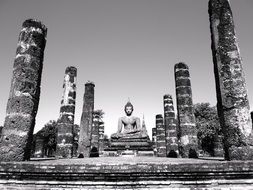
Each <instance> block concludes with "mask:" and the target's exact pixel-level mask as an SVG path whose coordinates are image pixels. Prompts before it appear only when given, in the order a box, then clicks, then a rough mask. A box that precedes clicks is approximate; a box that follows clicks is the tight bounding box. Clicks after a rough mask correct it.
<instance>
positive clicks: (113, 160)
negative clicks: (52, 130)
mask: <svg viewBox="0 0 253 190" xmlns="http://www.w3.org/2000/svg"><path fill="white" fill-rule="evenodd" d="M222 161H223V162H225V161H224V160H223V158H200V159H188V158H162V157H98V158H72V159H59V160H56V159H32V160H31V161H29V162H28V163H38V162H41V163H43V164H53V165H54V164H70V165H72V164H73V165H80V164H113V165H114V164H138V163H159V164H160V163H164V164H182V163H184V164H186V163H192V164H194V163H207V162H208V163H213V162H222ZM26 163H27V162H26Z"/></svg>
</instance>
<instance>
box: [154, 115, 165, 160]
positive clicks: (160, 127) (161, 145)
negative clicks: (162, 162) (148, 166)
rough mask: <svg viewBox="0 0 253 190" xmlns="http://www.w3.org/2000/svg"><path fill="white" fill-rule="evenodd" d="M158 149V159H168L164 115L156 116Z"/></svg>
mask: <svg viewBox="0 0 253 190" xmlns="http://www.w3.org/2000/svg"><path fill="white" fill-rule="evenodd" d="M156 148H157V156H158V157H166V139H165V126H164V124H163V116H162V114H158V115H156Z"/></svg>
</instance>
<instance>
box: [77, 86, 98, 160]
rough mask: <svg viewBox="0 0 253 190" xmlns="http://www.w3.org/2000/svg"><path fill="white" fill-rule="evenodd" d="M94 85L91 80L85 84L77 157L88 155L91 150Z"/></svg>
mask: <svg viewBox="0 0 253 190" xmlns="http://www.w3.org/2000/svg"><path fill="white" fill-rule="evenodd" d="M94 87H95V85H94V84H93V83H92V82H88V83H86V84H85V93H84V98H83V113H82V117H81V123H80V135H79V142H78V150H77V152H78V157H89V156H90V150H91V130H92V122H93V111H94Z"/></svg>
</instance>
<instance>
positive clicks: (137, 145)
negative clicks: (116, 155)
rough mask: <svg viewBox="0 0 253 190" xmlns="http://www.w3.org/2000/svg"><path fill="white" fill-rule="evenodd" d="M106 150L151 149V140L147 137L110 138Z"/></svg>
mask: <svg viewBox="0 0 253 190" xmlns="http://www.w3.org/2000/svg"><path fill="white" fill-rule="evenodd" d="M105 150H107V151H125V150H133V151H153V148H152V142H151V141H150V140H149V137H147V138H120V139H111V142H110V145H109V147H107V148H106V149H105Z"/></svg>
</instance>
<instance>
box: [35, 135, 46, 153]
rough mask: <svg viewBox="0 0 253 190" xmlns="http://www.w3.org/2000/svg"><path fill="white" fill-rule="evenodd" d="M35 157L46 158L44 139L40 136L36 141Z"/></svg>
mask: <svg viewBox="0 0 253 190" xmlns="http://www.w3.org/2000/svg"><path fill="white" fill-rule="evenodd" d="M34 157H35V158H43V157H44V138H43V137H42V136H40V135H37V136H36V139H35V151H34Z"/></svg>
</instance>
